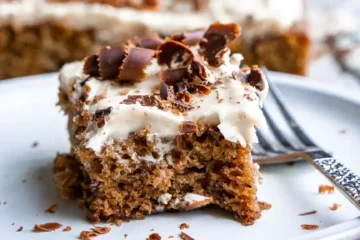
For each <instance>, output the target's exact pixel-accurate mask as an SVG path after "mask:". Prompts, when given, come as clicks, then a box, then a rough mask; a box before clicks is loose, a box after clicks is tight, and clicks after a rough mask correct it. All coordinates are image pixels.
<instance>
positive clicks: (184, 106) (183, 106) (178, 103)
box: [171, 99, 194, 112]
mask: <svg viewBox="0 0 360 240" xmlns="http://www.w3.org/2000/svg"><path fill="white" fill-rule="evenodd" d="M171 103H172V104H173V105H174V106H176V107H177V108H178V109H179V110H181V111H182V112H184V111H189V110H191V109H193V108H194V107H193V106H191V105H190V104H186V103H183V102H182V101H178V100H175V99H172V100H171Z"/></svg>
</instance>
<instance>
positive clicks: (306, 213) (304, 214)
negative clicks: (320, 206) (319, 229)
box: [299, 210, 317, 216]
mask: <svg viewBox="0 0 360 240" xmlns="http://www.w3.org/2000/svg"><path fill="white" fill-rule="evenodd" d="M315 213H317V211H315V210H312V211H309V212H304V213H299V216H306V215H311V214H315Z"/></svg>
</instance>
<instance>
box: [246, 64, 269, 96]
mask: <svg viewBox="0 0 360 240" xmlns="http://www.w3.org/2000/svg"><path fill="white" fill-rule="evenodd" d="M247 82H248V83H249V84H250V85H251V86H253V87H255V88H256V89H258V90H260V91H262V90H264V89H265V82H264V79H263V77H262V74H261V70H260V68H259V67H258V66H252V67H251V70H250V74H249V76H248V77H247Z"/></svg>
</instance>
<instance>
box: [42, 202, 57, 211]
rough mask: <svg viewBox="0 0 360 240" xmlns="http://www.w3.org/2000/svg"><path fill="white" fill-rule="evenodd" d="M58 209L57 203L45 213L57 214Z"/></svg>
mask: <svg viewBox="0 0 360 240" xmlns="http://www.w3.org/2000/svg"><path fill="white" fill-rule="evenodd" d="M57 207H58V205H57V203H54V204H53V205H51V206H50V207H49V208H48V209H46V210H45V211H44V212H45V213H56V209H57Z"/></svg>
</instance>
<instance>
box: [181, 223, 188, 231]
mask: <svg viewBox="0 0 360 240" xmlns="http://www.w3.org/2000/svg"><path fill="white" fill-rule="evenodd" d="M179 228H180V230H184V229H185V228H190V225H189V224H187V223H182V224H180V227H179Z"/></svg>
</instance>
